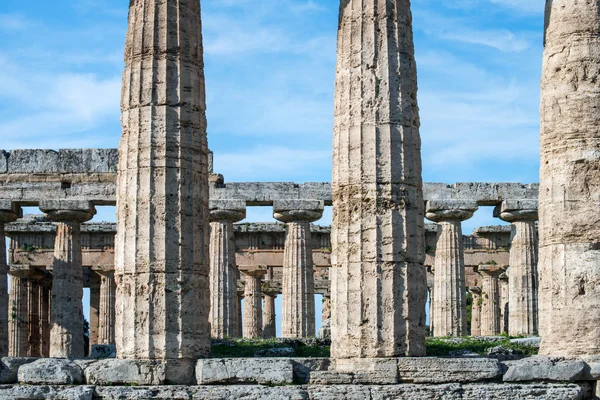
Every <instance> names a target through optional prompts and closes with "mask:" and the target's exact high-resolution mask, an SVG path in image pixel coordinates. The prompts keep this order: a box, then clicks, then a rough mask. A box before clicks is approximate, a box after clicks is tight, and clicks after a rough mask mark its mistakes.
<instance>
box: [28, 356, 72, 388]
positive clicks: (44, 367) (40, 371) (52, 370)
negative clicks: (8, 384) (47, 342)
mask: <svg viewBox="0 0 600 400" xmlns="http://www.w3.org/2000/svg"><path fill="white" fill-rule="evenodd" d="M18 377H19V383H27V384H30V385H74V384H81V383H83V371H82V370H81V368H80V367H79V365H77V364H76V363H74V362H73V361H69V360H64V359H59V358H41V359H39V360H36V361H34V362H32V363H28V364H25V365H23V366H21V367H19V373H18Z"/></svg>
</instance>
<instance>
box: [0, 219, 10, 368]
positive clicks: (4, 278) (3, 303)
mask: <svg viewBox="0 0 600 400" xmlns="http://www.w3.org/2000/svg"><path fill="white" fill-rule="evenodd" d="M6 256H7V254H6V237H5V236H4V222H2V221H0V358H1V357H6V356H8V337H9V334H8V332H9V331H8V321H9V315H10V313H9V300H8V275H7V274H8V265H7V264H6Z"/></svg>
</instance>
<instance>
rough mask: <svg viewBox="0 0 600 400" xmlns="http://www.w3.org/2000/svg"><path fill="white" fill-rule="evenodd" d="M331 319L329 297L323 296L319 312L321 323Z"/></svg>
mask: <svg viewBox="0 0 600 400" xmlns="http://www.w3.org/2000/svg"><path fill="white" fill-rule="evenodd" d="M330 318H331V297H330V296H325V295H323V305H322V311H321V321H323V322H324V321H327V320H328V319H330Z"/></svg>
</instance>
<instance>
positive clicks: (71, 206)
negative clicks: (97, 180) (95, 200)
mask: <svg viewBox="0 0 600 400" xmlns="http://www.w3.org/2000/svg"><path fill="white" fill-rule="evenodd" d="M40 210H42V211H43V212H45V213H47V212H52V211H59V210H69V211H82V212H91V211H92V210H94V206H93V205H92V203H91V202H89V201H86V200H42V201H40ZM94 213H95V212H94Z"/></svg>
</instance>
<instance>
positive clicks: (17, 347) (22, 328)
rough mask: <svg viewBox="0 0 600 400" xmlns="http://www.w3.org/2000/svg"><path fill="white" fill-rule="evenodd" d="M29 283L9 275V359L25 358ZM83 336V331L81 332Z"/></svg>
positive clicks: (27, 331)
mask: <svg viewBox="0 0 600 400" xmlns="http://www.w3.org/2000/svg"><path fill="white" fill-rule="evenodd" d="M28 300H29V282H28V281H27V280H26V279H25V278H23V277H21V276H15V275H12V274H11V277H10V299H9V310H8V312H9V350H8V356H9V357H27V348H28V344H29V343H28V335H29V310H28V309H27V305H28V303H29V302H28ZM82 336H83V331H82Z"/></svg>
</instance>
